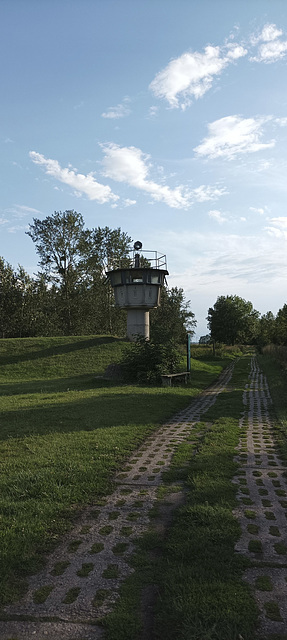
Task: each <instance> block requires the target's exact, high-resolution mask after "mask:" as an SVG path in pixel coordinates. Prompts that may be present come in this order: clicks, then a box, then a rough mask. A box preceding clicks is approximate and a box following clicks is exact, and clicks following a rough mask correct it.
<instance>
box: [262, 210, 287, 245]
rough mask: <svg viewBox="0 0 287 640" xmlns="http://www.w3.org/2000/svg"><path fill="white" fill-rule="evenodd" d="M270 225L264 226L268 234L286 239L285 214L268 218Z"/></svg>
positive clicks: (286, 223)
mask: <svg viewBox="0 0 287 640" xmlns="http://www.w3.org/2000/svg"><path fill="white" fill-rule="evenodd" d="M269 222H270V226H268V227H265V231H267V233H268V235H270V236H273V237H275V238H284V239H285V240H287V216H281V217H280V216H279V217H278V218H270V221H269Z"/></svg>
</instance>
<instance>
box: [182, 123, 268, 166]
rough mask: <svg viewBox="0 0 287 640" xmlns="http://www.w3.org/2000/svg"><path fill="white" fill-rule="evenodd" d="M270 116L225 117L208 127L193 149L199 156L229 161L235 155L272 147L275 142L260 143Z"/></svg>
mask: <svg viewBox="0 0 287 640" xmlns="http://www.w3.org/2000/svg"><path fill="white" fill-rule="evenodd" d="M270 120H272V116H264V117H257V118H242V117H241V116H238V115H235V116H226V117H224V118H220V119H219V120H215V121H214V122H211V123H210V124H209V125H208V131H209V135H208V137H206V138H204V140H203V142H201V144H199V145H198V146H197V147H195V149H194V151H195V153H196V154H197V155H199V156H206V157H208V158H220V157H223V158H228V159H231V158H233V157H234V156H236V155H237V154H241V153H254V152H255V151H261V150H262V149H268V148H270V147H274V145H275V141H274V140H269V142H262V141H261V138H262V135H263V126H264V124H265V123H266V122H268V121H270Z"/></svg>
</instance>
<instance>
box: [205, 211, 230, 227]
mask: <svg viewBox="0 0 287 640" xmlns="http://www.w3.org/2000/svg"><path fill="white" fill-rule="evenodd" d="M208 215H209V217H210V218H212V219H213V220H215V221H216V222H218V224H223V223H224V222H227V218H226V216H224V215H223V214H222V213H221V211H219V210H218V209H211V210H210V211H209V212H208Z"/></svg>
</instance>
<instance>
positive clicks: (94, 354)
mask: <svg viewBox="0 0 287 640" xmlns="http://www.w3.org/2000/svg"><path fill="white" fill-rule="evenodd" d="M127 348H128V344H127V343H125V342H124V341H123V340H120V339H116V338H112V337H110V336H95V337H74V338H36V339H15V340H14V339H10V340H1V341H0V371H1V374H0V383H1V386H0V406H1V413H2V420H1V439H0V459H1V467H0V495H1V499H0V518H1V533H0V548H1V556H2V557H1V577H0V602H2V604H3V603H5V602H10V601H13V600H15V599H17V598H18V597H19V595H20V594H21V593H23V592H24V591H25V588H26V582H25V577H26V576H27V575H28V574H31V573H34V572H36V571H37V570H38V569H39V568H40V567H41V566H42V564H43V554H44V553H45V552H47V551H49V550H50V549H52V548H53V546H54V545H55V544H57V540H58V539H59V536H60V535H61V534H62V533H63V532H64V531H66V530H67V528H69V526H70V524H71V520H72V519H73V518H75V517H76V514H77V512H78V511H79V509H80V508H81V507H82V506H83V505H87V504H90V503H93V504H94V503H96V502H97V501H98V500H100V499H101V497H102V496H103V495H105V494H106V493H108V492H110V491H111V490H112V478H113V475H114V472H115V470H116V469H118V468H120V466H121V465H122V462H123V460H125V459H126V458H127V456H128V455H129V454H130V452H131V451H133V450H134V449H135V448H136V447H137V446H138V445H139V444H140V443H141V442H142V441H143V440H144V439H145V438H146V437H147V435H148V434H149V433H150V432H151V431H152V430H154V429H156V428H157V426H158V425H159V424H160V423H161V422H163V421H164V420H166V419H167V418H169V417H170V416H171V415H172V414H173V413H175V412H176V411H178V410H179V409H180V408H182V407H184V406H186V405H187V404H188V403H189V402H190V399H191V397H192V396H194V395H196V394H197V393H198V392H199V391H201V390H202V389H203V388H205V387H206V386H208V385H209V384H210V383H211V382H212V381H213V380H214V379H216V378H217V376H218V375H219V373H220V371H221V370H222V368H223V366H225V364H226V363H227V359H224V358H223V359H220V356H218V358H217V359H212V358H211V357H210V356H209V354H208V353H206V358H205V359H202V357H200V358H198V359H193V360H192V376H191V383H190V385H189V386H188V387H174V388H159V387H142V386H136V385H135V386H131V385H130V386H128V385H125V384H119V383H115V382H113V381H107V380H105V379H103V378H101V377H100V376H102V375H103V373H104V371H105V368H106V367H107V365H109V364H110V363H111V362H118V361H119V360H120V359H121V357H122V355H123V353H124V351H125V349H127ZM98 376H99V377H98Z"/></svg>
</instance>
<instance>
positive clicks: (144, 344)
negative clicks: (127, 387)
mask: <svg viewBox="0 0 287 640" xmlns="http://www.w3.org/2000/svg"><path fill="white" fill-rule="evenodd" d="M180 363H181V356H180V353H179V352H178V350H177V349H176V348H175V345H174V343H173V342H172V341H169V342H167V343H165V344H160V343H158V342H153V341H152V340H146V339H145V338H139V339H138V340H137V341H136V342H135V343H134V344H133V345H132V347H131V349H129V352H128V353H127V354H126V356H125V358H124V360H123V361H122V363H121V366H122V370H123V373H124V376H125V378H126V379H127V380H128V381H131V382H134V381H136V382H138V383H144V384H157V383H159V382H161V375H163V374H167V373H174V372H175V371H176V370H178V369H179V367H180Z"/></svg>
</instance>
